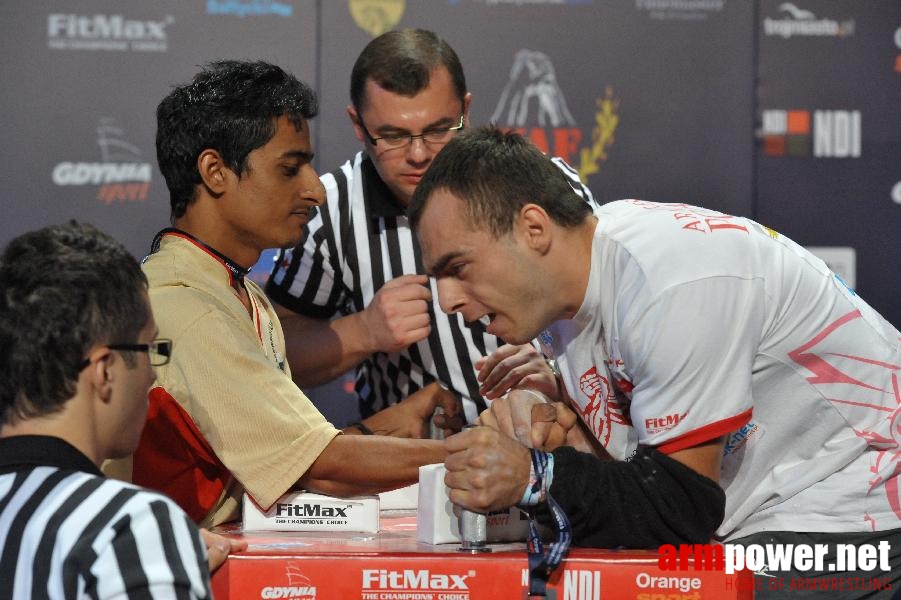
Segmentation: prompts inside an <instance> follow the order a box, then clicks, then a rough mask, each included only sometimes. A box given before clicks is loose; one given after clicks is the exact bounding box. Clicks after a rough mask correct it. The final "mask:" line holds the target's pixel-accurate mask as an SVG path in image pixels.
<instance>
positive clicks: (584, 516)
mask: <svg viewBox="0 0 901 600" xmlns="http://www.w3.org/2000/svg"><path fill="white" fill-rule="evenodd" d="M553 454H554V479H553V482H552V484H551V489H550V494H551V496H552V497H553V498H554V500H556V501H557V503H558V504H559V505H560V507H561V508H562V509H563V511H564V512H565V513H566V515H567V516H568V517H569V521H570V524H571V525H572V530H573V542H574V543H575V544H576V545H579V546H591V547H596V548H615V547H620V546H622V547H625V548H657V547H659V546H660V545H662V544H676V545H678V544H700V543H707V542H709V541H710V539H711V538H712V537H713V534H714V532H715V531H716V528H717V527H719V525H720V523H721V522H722V520H723V515H724V511H725V506H726V493H725V492H724V491H723V489H722V488H721V487H720V486H719V485H717V484H716V482H714V481H713V480H711V479H708V478H707V477H704V476H703V475H700V474H698V473H697V472H695V471H694V470H692V469H690V468H688V467H686V466H685V465H683V464H682V463H680V462H679V461H677V460H674V459H672V458H670V457H668V456H666V455H665V454H663V453H661V452H658V451H657V450H654V449H653V448H647V447H639V449H638V452H637V453H636V455H635V456H634V457H633V458H632V459H630V460H628V461H602V460H600V459H598V458H597V457H595V456H592V455H591V454H586V453H584V452H579V451H577V450H575V449H574V448H570V447H561V448H558V449H556V450H554V452H553ZM535 514H536V517H537V519H538V522H539V523H541V524H542V525H546V526H551V525H553V518H552V516H551V514H550V511H549V510H548V509H547V507H546V506H544V505H542V506H539V507H537V509H536V513H535Z"/></svg>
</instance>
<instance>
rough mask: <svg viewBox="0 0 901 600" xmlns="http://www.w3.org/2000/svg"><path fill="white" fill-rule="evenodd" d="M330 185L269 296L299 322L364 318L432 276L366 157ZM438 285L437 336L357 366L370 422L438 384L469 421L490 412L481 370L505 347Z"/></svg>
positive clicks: (574, 180)
mask: <svg viewBox="0 0 901 600" xmlns="http://www.w3.org/2000/svg"><path fill="white" fill-rule="evenodd" d="M553 160H554V162H555V164H556V165H557V166H558V167H560V169H561V170H562V171H563V173H564V174H565V175H566V176H567V178H568V179H569V180H570V181H571V184H572V186H573V189H575V190H576V192H577V193H578V194H579V195H580V196H582V197H583V198H586V200H587V201H588V202H590V203H592V204H594V198H593V197H592V195H591V192H590V191H589V190H588V188H587V187H585V186H584V185H582V183H581V181H580V180H579V175H578V173H577V172H576V171H575V170H573V169H572V168H571V167H569V165H567V164H566V163H565V162H563V160H561V159H559V158H554V159H553ZM322 183H323V185H324V186H325V190H326V195H327V198H326V202H325V203H324V204H323V205H322V206H321V207H319V210H318V211H317V214H316V215H315V216H314V217H313V218H311V219H310V222H309V223H308V224H307V226H306V229H305V231H304V241H303V242H301V244H300V245H299V246H298V247H297V248H295V249H294V250H284V251H282V252H281V253H280V255H279V257H278V260H277V261H276V265H275V268H274V270H273V272H272V275H271V276H270V278H269V281H268V283H267V285H266V292H267V294H269V296H270V297H271V298H272V299H273V300H274V301H276V302H278V303H279V304H281V305H282V306H285V307H286V308H288V309H290V310H293V311H295V312H297V313H300V314H302V315H305V316H307V317H313V318H318V319H330V318H332V317H334V316H336V315H340V316H344V315H349V314H352V313H355V312H360V311H362V310H363V309H364V308H365V307H366V306H368V305H369V304H370V302H372V299H373V297H374V296H375V293H376V292H377V291H378V290H379V289H380V288H381V287H382V286H383V285H384V284H385V283H386V282H388V281H390V280H392V279H394V278H396V277H399V276H401V275H405V274H416V273H424V272H425V269H424V267H423V265H422V254H421V251H420V249H419V244H418V242H417V240H416V236H415V235H414V234H413V233H412V231H411V230H410V227H409V224H408V222H407V217H406V212H405V208H404V207H403V206H401V205H400V204H399V203H398V202H397V201H396V200H395V199H394V196H393V195H392V193H391V192H390V191H389V189H388V187H387V186H386V185H385V184H384V182H383V181H382V180H381V178H380V177H379V176H378V173H377V171H376V170H375V166H374V165H373V164H372V161H370V160H369V158H368V157H366V156H365V154H364V153H363V152H360V153H358V154H357V155H356V157H355V158H354V160H353V161H352V162H351V161H348V162H347V163H345V164H344V165H343V166H342V167H341V168H339V169H337V170H335V171H333V172H331V173H328V174H326V175H323V176H322ZM301 248H302V251H298V249H301ZM430 285H431V289H432V304H431V305H430V306H429V316H430V318H431V319H432V330H431V333H430V334H429V336H428V337H427V338H426V339H424V340H421V341H419V342H417V343H416V344H413V345H411V346H409V347H408V348H406V349H405V350H403V351H401V352H397V353H390V354H388V353H384V352H378V353H376V354H373V355H372V356H371V357H369V358H368V359H367V360H365V361H363V362H362V363H360V365H358V367H357V377H356V391H357V395H358V397H359V399H360V413H361V415H362V416H363V417H367V416H369V415H371V414H373V413H375V412H377V411H378V410H380V409H382V408H384V407H385V406H388V405H391V404H394V403H396V402H399V401H400V400H402V399H404V398H406V397H407V396H408V395H410V394H412V393H413V392H415V391H417V390H419V389H420V388H422V387H424V386H426V385H428V384H429V383H432V382H433V381H435V380H438V381H440V382H442V383H443V384H444V385H446V386H447V387H448V388H450V389H452V390H454V391H455V392H457V393H458V394H459V395H460V396H461V397H462V398H463V408H464V410H465V412H466V418H467V420H468V421H470V422H471V421H473V420H474V419H475V418H476V417H477V416H478V414H479V413H480V412H481V411H482V410H484V409H485V408H486V407H487V405H486V403H485V400H484V398H482V396H480V395H479V384H478V381H477V380H476V371H475V368H474V367H473V363H474V362H475V361H476V360H477V359H479V358H480V357H482V356H485V355H486V354H490V353H491V352H494V351H495V350H496V349H497V348H498V346H500V345H502V344H503V342H502V341H501V340H499V339H498V338H496V337H495V336H493V335H491V334H489V333H486V332H485V327H484V325H482V324H481V323H466V322H465V321H464V320H463V318H462V317H461V316H460V315H459V314H453V315H448V314H445V313H444V312H442V310H441V307H440V306H439V305H438V289H437V287H436V285H435V281H434V280H432V281H431V282H430Z"/></svg>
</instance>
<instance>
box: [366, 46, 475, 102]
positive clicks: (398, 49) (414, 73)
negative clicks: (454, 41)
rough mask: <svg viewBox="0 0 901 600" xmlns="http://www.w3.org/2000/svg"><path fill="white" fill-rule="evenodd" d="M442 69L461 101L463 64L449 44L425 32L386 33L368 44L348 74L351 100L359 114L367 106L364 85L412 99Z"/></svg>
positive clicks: (463, 79)
mask: <svg viewBox="0 0 901 600" xmlns="http://www.w3.org/2000/svg"><path fill="white" fill-rule="evenodd" d="M439 66H444V67H445V68H446V69H447V71H448V73H449V74H450V77H451V81H452V82H453V84H454V90H455V91H456V92H457V97H458V98H459V99H460V102H463V99H464V98H465V97H466V77H464V75H463V65H461V64H460V58H459V57H458V56H457V53H456V52H454V49H453V48H451V47H450V44H448V43H447V42H445V41H444V40H443V39H441V38H440V37H438V35H436V34H435V33H434V32H432V31H428V30H427V29H400V30H397V31H389V32H387V33H383V34H382V35H380V36H378V37H377V38H375V39H374V40H372V41H371V42H369V43H368V44H367V45H366V47H365V48H363V52H361V53H360V56H358V57H357V61H356V62H355V63H354V66H353V70H352V71H351V74H350V100H351V102H352V103H353V105H354V108H356V109H357V112H360V111H361V110H362V109H363V108H364V107H365V105H366V82H367V81H368V80H370V79H371V80H372V81H374V82H375V83H377V84H378V85H379V86H380V87H382V88H384V89H386V90H388V91H389V92H393V93H395V94H400V95H401V96H408V97H410V96H415V95H416V94H418V93H419V92H421V91H422V90H424V89H425V88H426V87H428V85H429V80H430V79H431V77H432V73H433V72H434V71H435V69H436V68H437V67H439Z"/></svg>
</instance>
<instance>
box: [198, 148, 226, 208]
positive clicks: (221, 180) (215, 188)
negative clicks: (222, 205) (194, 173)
mask: <svg viewBox="0 0 901 600" xmlns="http://www.w3.org/2000/svg"><path fill="white" fill-rule="evenodd" d="M197 170H198V171H199V172H200V179H201V180H202V181H203V185H205V186H206V188H207V189H208V190H209V192H210V194H212V195H213V196H220V195H222V193H223V192H225V188H226V185H227V183H228V176H229V175H230V174H231V170H230V169H229V168H228V167H227V166H226V165H225V161H224V160H222V156H221V155H220V154H219V152H217V151H216V150H213V149H211V148H207V149H206V150H204V151H203V152H201V153H200V156H198V157H197Z"/></svg>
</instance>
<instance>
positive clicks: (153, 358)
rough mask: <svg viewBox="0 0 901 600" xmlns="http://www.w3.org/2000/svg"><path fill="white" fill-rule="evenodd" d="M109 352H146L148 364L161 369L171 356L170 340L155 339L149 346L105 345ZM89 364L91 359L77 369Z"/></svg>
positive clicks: (85, 360) (83, 362)
mask: <svg viewBox="0 0 901 600" xmlns="http://www.w3.org/2000/svg"><path fill="white" fill-rule="evenodd" d="M106 347H107V348H109V349H110V350H123V351H125V352H146V353H147V355H148V356H149V357H150V364H151V365H152V366H154V367H161V366H163V365H165V364H167V363H168V362H169V357H170V356H172V340H169V339H164V338H160V339H156V340H153V341H152V342H150V343H149V344H107V345H106ZM89 364H91V359H90V358H86V359H84V361H82V363H81V366H80V367H79V369H84V368H85V367H87V366H88V365H89Z"/></svg>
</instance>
